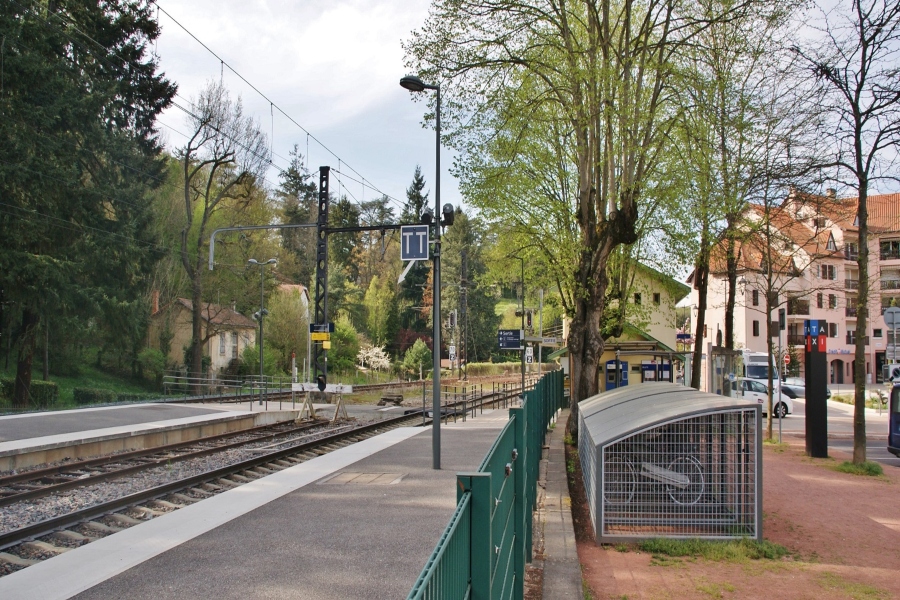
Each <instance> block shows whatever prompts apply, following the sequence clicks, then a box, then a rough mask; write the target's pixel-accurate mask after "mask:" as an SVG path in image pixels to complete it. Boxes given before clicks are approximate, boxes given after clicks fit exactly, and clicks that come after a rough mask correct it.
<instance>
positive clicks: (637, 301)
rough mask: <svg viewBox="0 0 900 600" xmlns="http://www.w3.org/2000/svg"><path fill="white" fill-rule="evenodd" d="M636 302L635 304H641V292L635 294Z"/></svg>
mask: <svg viewBox="0 0 900 600" xmlns="http://www.w3.org/2000/svg"><path fill="white" fill-rule="evenodd" d="M634 303H635V304H640V303H641V295H640V294H635V295H634Z"/></svg>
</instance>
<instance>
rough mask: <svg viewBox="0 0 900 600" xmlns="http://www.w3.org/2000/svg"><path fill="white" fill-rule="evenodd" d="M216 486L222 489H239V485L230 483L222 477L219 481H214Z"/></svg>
mask: <svg viewBox="0 0 900 600" xmlns="http://www.w3.org/2000/svg"><path fill="white" fill-rule="evenodd" d="M216 485H218V486H220V487H222V488H227V489H231V488H236V487H239V486H240V485H241V484H240V483H238V482H236V481H232V480H230V479H225V478H224V477H221V478H219V479H216Z"/></svg>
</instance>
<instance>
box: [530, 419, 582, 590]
mask: <svg viewBox="0 0 900 600" xmlns="http://www.w3.org/2000/svg"><path fill="white" fill-rule="evenodd" d="M568 419H569V411H568V409H566V410H563V411H561V412H560V413H559V415H558V416H557V419H556V426H555V427H554V428H553V429H551V430H550V432H549V433H548V434H547V435H546V437H545V443H546V445H545V446H544V454H543V456H544V458H543V460H541V470H540V479H539V480H538V493H537V514H536V515H535V519H534V522H535V530H534V535H533V536H532V537H533V539H534V541H535V543H534V545H535V555H534V565H535V566H536V567H538V568H541V566H542V567H543V596H542V598H543V599H544V600H569V599H572V600H580V599H581V598H583V597H584V596H583V594H582V590H581V564H580V563H579V561H578V548H577V546H576V543H575V530H574V527H573V525H572V501H571V499H570V498H569V484H568V481H567V479H566V454H565V446H564V441H563V438H564V436H565V429H566V421H567V420H568ZM541 549H542V552H540V550H541ZM539 552H540V553H539ZM541 558H543V561H541ZM541 562H542V565H541Z"/></svg>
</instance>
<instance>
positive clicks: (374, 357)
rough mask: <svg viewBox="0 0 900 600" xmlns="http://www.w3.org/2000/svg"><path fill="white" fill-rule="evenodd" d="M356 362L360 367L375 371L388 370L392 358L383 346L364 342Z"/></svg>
mask: <svg viewBox="0 0 900 600" xmlns="http://www.w3.org/2000/svg"><path fill="white" fill-rule="evenodd" d="M356 362H357V363H358V364H359V366H360V367H363V368H368V369H373V370H375V371H386V370H388V369H390V368H391V359H390V357H389V356H388V355H387V353H386V352H385V351H384V347H383V346H373V345H371V344H364V345H363V346H361V347H360V349H359V353H358V354H357V355H356Z"/></svg>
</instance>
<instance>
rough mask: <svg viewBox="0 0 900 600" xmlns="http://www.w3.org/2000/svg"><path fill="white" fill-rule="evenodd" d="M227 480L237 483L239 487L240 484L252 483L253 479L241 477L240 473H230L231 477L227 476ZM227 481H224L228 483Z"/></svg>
mask: <svg viewBox="0 0 900 600" xmlns="http://www.w3.org/2000/svg"><path fill="white" fill-rule="evenodd" d="M228 479H231V480H234V481H236V482H237V483H238V485H240V484H242V483H249V482H251V481H253V479H251V478H249V477H245V476H243V475H241V474H240V473H232V474H231V475H229V476H228ZM228 479H226V480H225V481H228Z"/></svg>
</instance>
